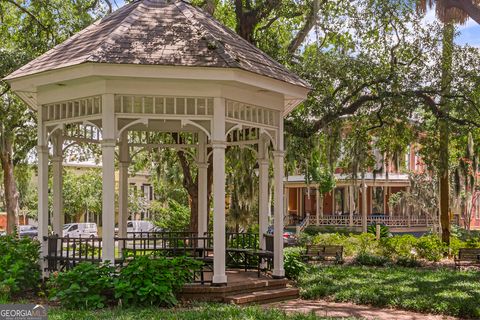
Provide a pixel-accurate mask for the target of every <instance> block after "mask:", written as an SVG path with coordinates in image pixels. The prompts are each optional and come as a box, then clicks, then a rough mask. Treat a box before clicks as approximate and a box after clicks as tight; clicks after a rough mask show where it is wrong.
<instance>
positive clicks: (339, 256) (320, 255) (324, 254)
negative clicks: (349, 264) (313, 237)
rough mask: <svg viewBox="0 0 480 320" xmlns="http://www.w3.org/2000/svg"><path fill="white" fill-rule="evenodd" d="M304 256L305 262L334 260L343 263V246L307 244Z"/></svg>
mask: <svg viewBox="0 0 480 320" xmlns="http://www.w3.org/2000/svg"><path fill="white" fill-rule="evenodd" d="M302 257H303V260H304V261H305V262H311V261H315V262H317V261H333V262H335V263H343V246H327V245H320V244H311V245H307V249H306V251H305V253H304V254H303V255H302Z"/></svg>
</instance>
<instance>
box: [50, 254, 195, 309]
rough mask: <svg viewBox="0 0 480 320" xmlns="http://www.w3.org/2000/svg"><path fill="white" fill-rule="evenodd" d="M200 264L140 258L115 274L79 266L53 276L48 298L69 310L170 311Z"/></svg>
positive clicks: (100, 267)
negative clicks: (142, 308)
mask: <svg viewBox="0 0 480 320" xmlns="http://www.w3.org/2000/svg"><path fill="white" fill-rule="evenodd" d="M200 264H201V263H200V262H198V261H195V260H193V259H190V258H186V257H176V258H165V257H158V256H157V257H155V258H152V257H151V256H149V255H144V256H138V257H135V258H134V259H133V260H131V261H129V263H128V264H127V265H126V266H125V267H123V268H120V270H115V269H114V268H113V267H111V266H109V265H96V264H92V263H89V262H84V263H80V264H79V265H77V266H76V267H75V268H73V269H71V270H69V271H67V272H61V273H56V274H54V275H53V276H52V277H51V278H50V280H49V282H48V289H49V297H50V299H51V300H52V301H58V302H59V303H60V304H61V306H62V307H63V308H66V309H101V308H104V307H106V306H108V305H122V306H145V305H155V306H163V307H171V306H173V305H175V304H176V303H177V299H176V297H175V294H176V293H177V292H178V291H179V290H180V289H181V287H182V286H183V285H184V284H185V283H186V282H188V281H190V280H192V276H193V272H194V271H195V270H198V269H199V268H200Z"/></svg>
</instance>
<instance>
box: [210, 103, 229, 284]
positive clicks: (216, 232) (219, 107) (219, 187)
mask: <svg viewBox="0 0 480 320" xmlns="http://www.w3.org/2000/svg"><path fill="white" fill-rule="evenodd" d="M225 147H226V142H225V99H224V98H214V100H213V121H212V149H213V278H212V284H213V285H217V286H218V285H226V284H227V276H226V274H225Z"/></svg>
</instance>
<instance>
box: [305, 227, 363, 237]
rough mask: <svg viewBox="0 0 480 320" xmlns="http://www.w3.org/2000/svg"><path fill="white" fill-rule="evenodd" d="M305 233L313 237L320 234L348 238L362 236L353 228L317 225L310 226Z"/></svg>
mask: <svg viewBox="0 0 480 320" xmlns="http://www.w3.org/2000/svg"><path fill="white" fill-rule="evenodd" d="M303 233H306V234H308V235H311V236H315V235H317V234H319V233H338V234H341V235H345V236H348V235H350V234H360V232H356V231H355V230H354V229H351V228H339V227H331V226H315V225H309V226H308V227H306V228H305V230H304V231H303Z"/></svg>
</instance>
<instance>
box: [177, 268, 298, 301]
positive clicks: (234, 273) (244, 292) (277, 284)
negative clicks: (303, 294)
mask: <svg viewBox="0 0 480 320" xmlns="http://www.w3.org/2000/svg"><path fill="white" fill-rule="evenodd" d="M226 274H227V284H226V285H224V286H213V285H210V284H208V285H202V284H186V285H185V286H184V287H183V289H182V292H181V293H180V299H182V300H189V301H209V302H210V301H211V302H226V303H235V304H250V303H266V302H272V301H281V300H287V299H294V298H297V297H298V289H296V288H291V287H288V284H289V281H288V280H287V279H272V278H270V277H267V276H265V275H261V276H260V277H258V276H257V272H255V271H244V270H228V271H227V272H226ZM209 277H211V275H209ZM206 280H210V279H209V278H208V277H207V276H206Z"/></svg>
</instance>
